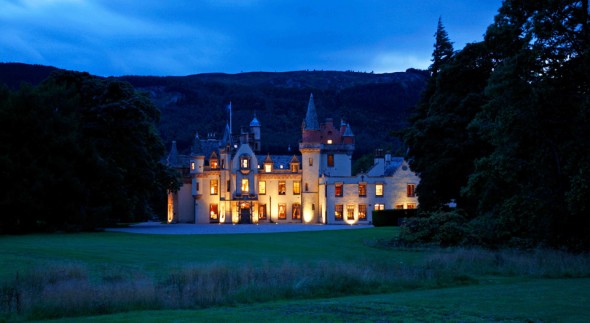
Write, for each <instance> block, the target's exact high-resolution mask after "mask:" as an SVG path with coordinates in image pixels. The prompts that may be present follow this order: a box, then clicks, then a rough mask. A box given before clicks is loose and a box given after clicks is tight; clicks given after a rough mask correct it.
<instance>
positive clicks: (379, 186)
mask: <svg viewBox="0 0 590 323" xmlns="http://www.w3.org/2000/svg"><path fill="white" fill-rule="evenodd" d="M375 195H376V196H383V184H376V185H375Z"/></svg>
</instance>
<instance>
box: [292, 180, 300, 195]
mask: <svg viewBox="0 0 590 323" xmlns="http://www.w3.org/2000/svg"><path fill="white" fill-rule="evenodd" d="M293 194H295V195H299V194H301V182H300V181H294V182H293Z"/></svg>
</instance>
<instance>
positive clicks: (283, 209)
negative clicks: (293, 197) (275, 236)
mask: <svg viewBox="0 0 590 323" xmlns="http://www.w3.org/2000/svg"><path fill="white" fill-rule="evenodd" d="M286 219H287V204H279V220H286Z"/></svg>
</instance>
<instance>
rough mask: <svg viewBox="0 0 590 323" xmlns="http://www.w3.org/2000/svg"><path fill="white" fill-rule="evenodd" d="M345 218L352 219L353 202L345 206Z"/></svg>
mask: <svg viewBox="0 0 590 323" xmlns="http://www.w3.org/2000/svg"><path fill="white" fill-rule="evenodd" d="M346 219H347V220H354V204H349V205H347V206H346Z"/></svg>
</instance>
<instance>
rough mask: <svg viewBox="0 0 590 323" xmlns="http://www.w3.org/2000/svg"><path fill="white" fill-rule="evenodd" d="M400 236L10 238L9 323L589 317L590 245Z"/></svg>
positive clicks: (0, 264)
mask: <svg viewBox="0 0 590 323" xmlns="http://www.w3.org/2000/svg"><path fill="white" fill-rule="evenodd" d="M398 233H399V232H398V230H397V229H396V228H367V229H357V230H344V231H324V232H298V233H277V234H244V235H174V236H164V235H140V234H126V233H108V232H107V233H85V234H48V235H26V236H1V237H0V321H3V320H6V321H18V320H43V319H63V320H72V321H80V320H82V319H85V320H92V321H94V320H96V321H109V322H113V321H130V320H132V321H156V322H157V321H171V320H174V321H195V320H198V321H326V320H327V321H350V320H355V321H356V320H360V321H383V320H385V321H391V320H419V321H482V320H483V321H488V320H491V321H496V320H501V321H526V320H530V321H582V320H583V319H585V318H588V317H590V309H589V307H588V306H587V304H589V303H590V302H589V301H590V279H589V278H588V277H590V256H589V255H572V254H568V253H564V252H559V251H552V250H536V251H531V252H519V251H515V250H502V251H487V250H481V249H464V248H452V249H438V248H431V249H426V248H424V249H396V248H385V247H382V246H381V245H382V244H381V243H380V242H381V241H383V240H385V239H391V238H392V237H394V236H396V235H397V234H398ZM68 317H69V318H70V319H68Z"/></svg>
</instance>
